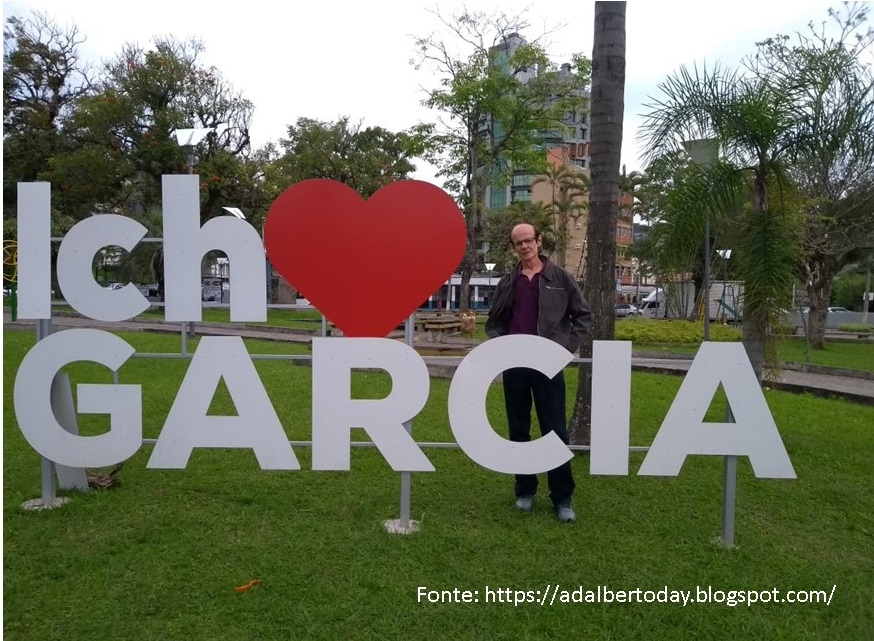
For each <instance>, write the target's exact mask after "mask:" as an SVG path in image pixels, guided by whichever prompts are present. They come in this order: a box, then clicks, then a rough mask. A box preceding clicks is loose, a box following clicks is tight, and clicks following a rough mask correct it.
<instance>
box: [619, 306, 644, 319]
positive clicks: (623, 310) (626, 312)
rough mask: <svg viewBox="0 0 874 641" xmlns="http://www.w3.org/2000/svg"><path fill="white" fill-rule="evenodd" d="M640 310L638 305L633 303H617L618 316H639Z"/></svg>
mask: <svg viewBox="0 0 874 641" xmlns="http://www.w3.org/2000/svg"><path fill="white" fill-rule="evenodd" d="M639 314H640V310H639V309H637V306H636V305H632V304H631V303H619V304H618V305H616V318H625V317H626V316H638V315H639Z"/></svg>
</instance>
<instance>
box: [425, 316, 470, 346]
mask: <svg viewBox="0 0 874 641" xmlns="http://www.w3.org/2000/svg"><path fill="white" fill-rule="evenodd" d="M421 331H423V332H425V334H426V335H427V337H428V342H430V343H443V342H445V341H446V337H447V336H452V335H453V334H458V333H460V332H461V321H460V320H458V319H457V318H445V319H434V320H423V321H422V322H421Z"/></svg>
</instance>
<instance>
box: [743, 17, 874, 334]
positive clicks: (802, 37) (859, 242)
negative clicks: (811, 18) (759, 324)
mask: <svg viewBox="0 0 874 641" xmlns="http://www.w3.org/2000/svg"><path fill="white" fill-rule="evenodd" d="M868 12H869V5H868V3H863V4H859V3H854V4H845V10H844V11H843V12H836V11H834V10H830V11H829V15H830V16H831V17H832V19H833V21H834V22H835V23H836V27H837V35H836V36H834V37H832V36H829V35H828V32H827V30H826V29H825V27H824V26H823V27H820V28H815V27H814V26H813V24H811V25H810V28H809V32H808V33H797V34H795V37H794V38H790V37H789V36H778V37H775V38H770V39H768V40H766V41H764V42H763V43H760V44H759V50H758V52H757V54H756V56H755V58H754V59H753V61H752V63H751V64H750V66H751V68H752V69H753V70H754V71H755V73H757V75H759V76H760V77H763V78H765V79H767V81H768V82H771V83H774V84H776V85H778V86H779V87H780V88H781V89H782V90H783V91H785V92H786V93H787V94H788V95H789V96H791V99H792V105H793V110H794V114H795V117H796V119H797V123H798V125H797V126H798V129H799V136H798V141H797V145H796V149H795V154H796V155H795V158H794V162H793V163H792V164H791V165H790V166H789V174H790V175H791V176H792V178H793V179H794V181H795V182H796V184H797V185H798V188H799V190H800V192H801V193H802V194H803V195H804V197H805V198H806V199H807V204H806V206H805V207H804V214H805V216H804V240H803V252H802V260H801V267H800V272H801V278H802V280H803V282H804V283H805V286H806V289H807V296H808V301H809V303H810V315H809V321H810V322H809V324H808V335H809V337H810V343H811V345H812V346H813V347H815V348H822V347H823V346H824V338H825V320H826V316H827V314H828V305H829V299H830V297H831V289H832V283H833V281H834V278H835V276H836V275H837V274H838V272H839V271H840V270H841V268H842V267H843V266H844V265H846V264H847V262H848V261H849V260H850V259H851V257H852V256H853V253H854V252H855V251H856V250H858V249H860V248H865V247H872V246H874V76H872V73H871V65H870V62H869V61H868V60H867V59H865V57H864V56H865V54H866V52H870V51H871V47H872V45H874V31H872V29H871V28H870V27H869V28H868V29H864V25H865V23H866V22H867V19H868Z"/></svg>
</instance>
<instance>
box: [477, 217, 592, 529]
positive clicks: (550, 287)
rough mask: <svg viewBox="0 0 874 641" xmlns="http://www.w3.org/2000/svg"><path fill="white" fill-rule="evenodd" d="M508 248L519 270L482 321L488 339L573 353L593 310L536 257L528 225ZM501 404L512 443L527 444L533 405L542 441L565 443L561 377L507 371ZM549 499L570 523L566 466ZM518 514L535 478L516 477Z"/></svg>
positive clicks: (537, 242)
mask: <svg viewBox="0 0 874 641" xmlns="http://www.w3.org/2000/svg"><path fill="white" fill-rule="evenodd" d="M510 242H511V243H512V245H513V250H514V251H515V252H516V255H517V256H518V257H519V264H518V265H516V267H515V268H514V269H513V271H512V272H510V273H509V274H507V275H506V276H504V277H503V278H501V280H500V282H498V285H497V287H496V288H495V295H494V303H493V304H492V307H491V310H490V311H489V318H488V320H487V321H486V334H487V335H488V336H489V338H494V337H496V336H504V335H507V334H534V335H536V336H543V337H544V338H548V339H549V340H552V341H555V342H556V343H558V344H559V345H561V346H562V347H564V348H565V349H567V350H568V351H569V352H571V353H576V351H577V350H578V349H579V348H580V345H581V344H582V341H583V336H584V335H585V334H586V332H588V331H589V329H590V328H591V326H592V310H591V309H590V308H589V304H588V303H587V302H586V300H585V299H584V298H583V293H582V292H581V291H580V288H579V287H578V286H577V284H576V283H575V282H574V279H573V277H571V275H570V274H569V273H567V272H566V271H565V270H564V269H562V268H561V267H559V266H558V265H556V264H555V263H553V262H551V261H549V260H547V259H546V257H545V256H543V255H542V254H541V253H540V250H541V249H542V248H543V239H542V238H541V236H540V232H539V231H537V229H536V228H535V227H534V226H533V225H530V224H528V223H521V224H519V225H516V226H515V227H513V230H512V231H511V232H510ZM503 379H504V403H505V405H506V408H507V424H508V426H509V430H510V440H511V441H515V442H527V441H530V440H531V401H532V398H533V400H534V407H535V409H536V410H537V420H538V421H539V422H540V431H541V433H542V434H543V435H546V434H548V433H549V432H555V433H556V434H557V435H558V437H559V438H560V439H561V440H562V441H563V442H564V443H565V444H567V443H568V431H567V412H566V408H565V382H564V371H561V372H559V373H558V374H556V375H555V376H554V377H553V378H547V377H546V376H545V375H544V374H541V373H540V372H538V371H537V370H533V369H530V368H527V367H515V368H512V369H508V370H507V371H505V372H504V374H503ZM547 480H548V481H549V498H550V499H551V500H552V504H553V507H554V509H555V514H556V516H557V517H558V520H559V521H562V522H564V523H573V522H574V521H576V518H577V517H576V514H574V509H573V506H572V503H571V500H572V497H573V493H574V488H575V487H576V485H575V483H574V477H573V473H572V472H571V464H570V461H568V462H567V463H564V464H562V465H561V466H559V467H557V468H555V469H553V470H550V471H549V472H548V473H547ZM515 491H516V509H518V510H522V511H523V512H530V511H531V510H532V509H533V508H534V494H535V493H536V492H537V475H536V474H517V475H516V487H515Z"/></svg>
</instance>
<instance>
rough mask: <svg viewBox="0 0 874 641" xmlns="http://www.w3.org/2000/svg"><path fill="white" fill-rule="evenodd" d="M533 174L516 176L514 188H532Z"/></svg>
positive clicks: (514, 177)
mask: <svg viewBox="0 0 874 641" xmlns="http://www.w3.org/2000/svg"><path fill="white" fill-rule="evenodd" d="M530 186H531V174H516V175H514V176H513V187H530Z"/></svg>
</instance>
